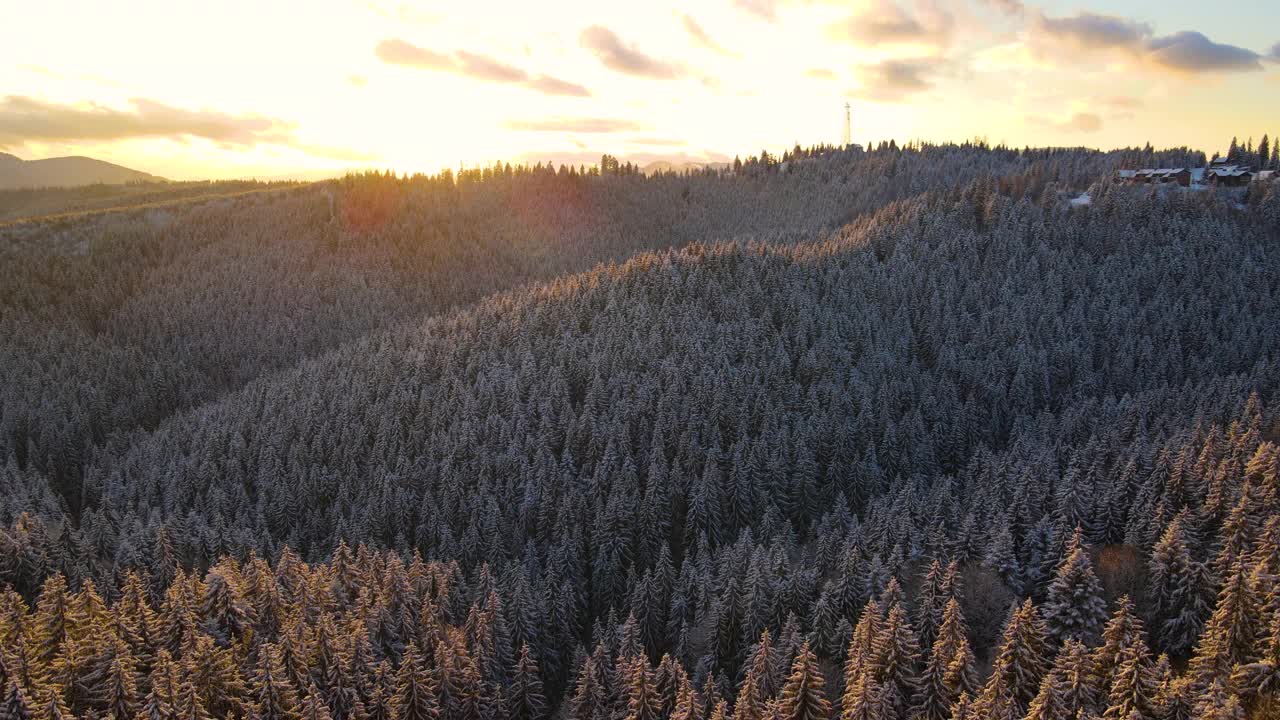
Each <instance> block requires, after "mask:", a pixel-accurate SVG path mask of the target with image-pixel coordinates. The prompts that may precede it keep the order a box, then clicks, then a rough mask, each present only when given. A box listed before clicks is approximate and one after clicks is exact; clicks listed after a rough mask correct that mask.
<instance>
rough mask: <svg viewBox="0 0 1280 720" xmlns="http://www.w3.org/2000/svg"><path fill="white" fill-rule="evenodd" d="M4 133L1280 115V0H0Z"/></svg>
mask: <svg viewBox="0 0 1280 720" xmlns="http://www.w3.org/2000/svg"><path fill="white" fill-rule="evenodd" d="M0 17H4V18H6V23H5V25H6V27H5V28H4V30H3V31H2V32H0V37H3V41H2V42H0V151H3V152H8V153H11V154H14V155H17V156H19V157H21V158H24V159H36V158H43V157H56V156H62V155H89V156H92V157H96V158H100V159H103V160H107V161H110V162H115V163H119V164H122V165H125V166H128V167H131V168H134V169H138V170H143V171H146V172H150V173H153V174H157V175H161V176H164V177H167V178H170V179H201V178H229V177H249V176H257V177H275V176H288V175H299V174H303V173H316V172H322V171H330V170H338V169H342V168H387V169H394V170H396V171H400V172H435V171H438V170H440V169H444V168H458V167H475V166H478V165H487V164H492V163H493V162H495V161H525V162H530V163H532V162H536V161H541V160H553V161H556V162H573V163H584V164H591V163H594V162H597V161H598V160H599V158H600V156H601V154H603V153H610V154H613V155H616V156H620V157H622V158H624V159H631V160H634V161H636V162H640V163H644V162H648V161H651V160H654V159H669V160H673V161H685V162H716V161H724V160H728V159H732V158H733V157H734V156H735V155H742V156H745V155H748V154H758V153H759V152H760V151H761V150H769V151H770V152H780V151H781V150H783V149H786V148H789V147H791V146H793V145H795V144H801V145H812V144H816V143H830V144H836V143H839V142H840V141H841V138H842V134H843V127H844V109H843V108H844V104H845V103H846V102H848V103H849V104H850V105H851V107H852V136H853V140H854V141H855V142H860V143H864V144H865V143H868V142H880V141H882V140H888V139H895V140H897V141H898V142H900V143H901V142H906V141H912V140H927V141H947V140H955V141H962V140H967V139H974V138H983V139H986V140H988V141H989V142H992V143H1007V144H1010V145H1016V146H1022V145H1032V146H1047V145H1053V146H1088V147H1098V148H1104V149H1105V148H1114V147H1123V146H1131V145H1141V144H1144V143H1146V142H1151V143H1152V144H1153V145H1156V146H1157V147H1168V146H1182V145H1188V146H1191V147H1193V148H1197V149H1203V150H1206V151H1208V152H1210V153H1212V152H1214V151H1220V150H1225V145H1226V144H1227V143H1228V142H1229V141H1230V139H1231V137H1232V136H1236V135H1238V136H1240V138H1241V140H1242V141H1243V140H1244V139H1246V138H1248V137H1253V138H1255V140H1256V139H1257V138H1260V137H1261V136H1262V135H1263V134H1264V133H1271V134H1272V135H1273V136H1274V135H1275V134H1276V133H1280V2H1275V1H1274V0H1231V1H1230V2H1219V3H1209V2H1204V1H1203V0H1195V1H1191V0H1159V1H1157V0H1110V1H1108V2H1100V1H1092V0H1070V1H1069V0H1025V1H1023V0H706V1H702V0H699V1H696V2H695V1H692V0H685V1H683V2H680V1H675V2H667V1H666V0H645V1H644V2H600V0H540V1H539V2H496V1H493V0H466V2H458V1H457V0H415V1H411V2H410V1H405V2H401V1H399V0H342V1H340V0H311V2H308V3H299V2H281V1H278V0H251V1H242V0H221V1H220V2H217V3H211V2H208V1H207V0H202V1H201V2H188V1H187V0H114V1H113V2H110V3H104V2H100V1H99V0H84V1H75V2H73V1H70V0H42V1H41V2H31V0H0Z"/></svg>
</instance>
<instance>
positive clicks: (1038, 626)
mask: <svg viewBox="0 0 1280 720" xmlns="http://www.w3.org/2000/svg"><path fill="white" fill-rule="evenodd" d="M1048 669H1049V657H1048V641H1047V630H1046V629H1045V624H1044V621H1043V620H1042V619H1041V618H1040V613H1039V612H1038V611H1037V610H1036V608H1035V606H1034V605H1032V604H1031V601H1030V600H1026V601H1025V602H1023V603H1022V604H1021V605H1019V606H1015V607H1014V608H1013V610H1012V612H1011V613H1010V615H1009V620H1008V622H1006V623H1005V628H1004V633H1003V635H1002V636H1001V639H1000V646H999V648H998V649H997V650H996V656H995V659H994V661H993V662H992V667H991V677H990V678H988V679H987V684H986V685H985V686H984V687H983V688H982V693H981V694H980V695H978V697H977V698H975V699H974V701H973V705H972V708H971V710H970V712H971V713H975V714H977V716H978V717H983V718H988V717H989V718H1002V719H1003V718H1019V717H1021V716H1023V715H1025V714H1026V711H1027V707H1028V705H1029V704H1030V703H1031V701H1032V700H1033V699H1034V698H1035V696H1036V694H1037V693H1038V692H1039V689H1040V683H1041V681H1042V680H1043V679H1044V675H1045V673H1046V672H1047V671H1048Z"/></svg>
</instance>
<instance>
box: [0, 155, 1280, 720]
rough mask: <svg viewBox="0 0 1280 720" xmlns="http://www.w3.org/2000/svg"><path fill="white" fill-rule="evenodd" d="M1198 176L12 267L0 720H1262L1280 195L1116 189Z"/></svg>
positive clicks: (312, 197)
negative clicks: (1085, 194)
mask: <svg viewBox="0 0 1280 720" xmlns="http://www.w3.org/2000/svg"><path fill="white" fill-rule="evenodd" d="M1196 162H1199V163H1203V156H1198V157H1197V156H1194V155H1193V154H1191V153H1188V152H1186V151H1174V152H1170V153H1154V152H1151V151H1132V152H1117V153H1108V154H1103V153H1092V152H1085V151H1070V150H1058V151H1047V150H1046V151H1039V150H1028V151H1013V150H1008V149H1004V148H996V149H992V148H988V147H985V146H981V145H967V146H925V147H909V148H898V147H896V146H885V147H880V148H875V149H874V150H873V151H871V152H867V153H863V152H860V151H834V150H831V149H826V148H817V149H813V150H802V149H797V151H795V152H793V153H788V154H787V156H786V157H784V158H769V157H762V158H760V159H755V160H751V161H749V162H747V163H745V164H743V165H741V166H739V167H735V168H732V169H729V170H725V171H704V172H696V173H686V174H678V175H677V174H665V175H656V176H653V177H645V176H643V175H640V174H638V173H636V172H632V171H630V170H629V169H628V168H625V167H623V168H617V167H612V168H607V171H606V172H605V173H603V174H601V173H600V172H599V171H598V170H586V169H584V170H583V171H581V172H580V171H578V170H573V171H570V170H568V169H554V170H553V169H550V168H545V167H541V166H539V167H534V168H507V167H498V168H493V169H488V170H484V171H468V172H465V173H462V174H460V175H458V176H456V177H455V176H454V175H452V174H446V175H442V176H437V177H416V178H407V179H402V178H394V177H390V176H383V175H369V176H361V177H351V178H347V179H345V180H343V181H340V182H336V183H326V184H320V185H315V186H309V187H305V188H297V189H289V190H286V191H283V192H280V193H272V194H267V195H260V196H254V197H252V198H245V199H241V200H237V201H227V202H223V203H200V204H193V205H191V206H189V207H188V206H183V207H181V208H178V209H174V210H171V211H169V212H167V213H166V214H164V215H163V216H159V215H156V214H155V213H154V212H150V211H144V212H138V213H132V214H130V213H121V214H119V215H118V216H111V217H109V218H97V219H95V220H94V221H93V222H94V224H93V225H92V226H83V227H76V226H74V224H72V226H70V227H68V226H66V225H63V224H58V225H50V226H49V227H44V226H40V227H36V228H34V229H32V228H25V229H24V231H23V234H22V235H21V237H20V238H18V237H10V238H8V239H7V242H5V243H4V245H3V246H0V273H3V277H0V454H2V459H3V461H4V464H3V468H2V469H0V584H3V586H4V587H6V588H7V589H6V590H4V591H3V594H0V686H3V688H4V697H3V698H0V718H8V717H42V718H43V717H69V716H72V715H74V716H77V717H88V716H94V717H107V716H112V717H117V718H123V717H126V716H128V717H139V716H146V717H148V718H161V717H165V718H168V717H184V718H185V717H219V718H222V717H262V718H291V719H296V718H300V717H306V718H331V719H333V720H346V719H348V718H353V719H358V720H363V719H364V718H397V719H403V720H408V719H410V718H414V719H416V718H449V719H454V718H457V719H458V720H463V719H465V720H481V719H487V718H515V719H517V720H544V719H546V718H552V717H555V718H560V717H564V718H572V719H573V720H622V719H624V718H625V719H626V720H632V719H633V718H634V719H635V720H652V719H658V718H679V720H730V719H731V720H764V719H765V718H770V719H773V718H780V719H786V720H799V719H802V718H803V719H804V720H810V719H812V720H827V719H828V718H835V717H840V718H842V720H987V719H988V718H999V719H1001V720H1004V719H1009V720H1022V719H1023V718H1026V719H1028V720H1083V719H1085V718H1104V719H1107V720H1112V719H1114V720H1148V719H1150V720H1156V719H1165V718H1168V719H1169V720H1175V719H1176V720H1182V719H1184V718H1186V719H1188V720H1189V719H1191V718H1197V719H1200V718H1275V717H1277V715H1278V714H1280V695H1278V693H1280V591H1278V590H1277V576H1278V575H1280V447H1278V446H1277V443H1280V411H1278V410H1277V402H1278V400H1277V396H1276V391H1277V388H1278V387H1280V323H1277V322H1276V318H1278V317H1280V281H1278V279H1277V275H1276V272H1277V268H1280V189H1278V188H1277V186H1276V184H1275V183H1271V184H1270V185H1262V184H1259V185H1257V186H1256V187H1255V188H1251V189H1250V190H1249V191H1248V192H1247V194H1246V195H1244V196H1243V197H1237V196H1236V195H1219V194H1217V193H1213V192H1204V193H1184V192H1181V191H1178V190H1176V189H1175V190H1170V189H1167V188H1155V189H1138V188H1127V187H1113V186H1111V185H1110V184H1109V183H1108V182H1107V181H1106V180H1105V178H1109V177H1111V175H1112V174H1113V171H1114V169H1116V168H1117V167H1134V166H1139V165H1176V164H1181V165H1189V164H1194V163H1196ZM1085 190H1089V191H1090V193H1091V197H1090V202H1089V204H1084V205H1081V204H1078V203H1072V202H1069V201H1068V200H1069V199H1070V198H1073V197H1076V196H1077V195H1079V194H1080V193H1081V192H1082V191H1085ZM68 238H71V240H69V239H68Z"/></svg>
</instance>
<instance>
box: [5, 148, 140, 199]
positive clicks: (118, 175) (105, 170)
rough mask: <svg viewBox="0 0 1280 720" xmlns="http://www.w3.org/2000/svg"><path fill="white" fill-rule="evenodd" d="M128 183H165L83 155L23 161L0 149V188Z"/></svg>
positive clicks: (121, 166)
mask: <svg viewBox="0 0 1280 720" xmlns="http://www.w3.org/2000/svg"><path fill="white" fill-rule="evenodd" d="M129 182H165V179H164V178H162V177H160V176H158V175H152V174H151V173H145V172H142V171H141V170H134V169H132V168H127V167H124V166H123V165H116V164H115V163H109V162H107V161H105V160H98V159H96V158H91V157H86V156H84V155H68V156H64V157H53V158H43V159H40V160H23V159H22V158H20V157H18V156H17V155H13V154H11V153H4V152H0V190H16V189H22V188H41V187H78V186H83V185H98V184H103V185H121V184H124V183H129Z"/></svg>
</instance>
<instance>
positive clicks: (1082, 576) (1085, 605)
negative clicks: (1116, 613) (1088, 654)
mask: <svg viewBox="0 0 1280 720" xmlns="http://www.w3.org/2000/svg"><path fill="white" fill-rule="evenodd" d="M1040 610H1041V614H1042V615H1043V616H1044V619H1045V625H1046V627H1047V628H1048V630H1049V636H1050V637H1051V638H1053V639H1054V640H1055V641H1057V642H1059V643H1061V642H1064V641H1066V640H1069V639H1070V640H1079V641H1081V642H1083V643H1085V644H1093V643H1095V642H1096V641H1097V640H1098V639H1099V637H1100V635H1099V634H1100V633H1101V631H1102V625H1103V623H1105V622H1106V620H1107V610H1106V604H1105V603H1104V602H1103V600H1102V583H1101V582H1099V581H1098V577H1097V575H1095V574H1094V572H1093V563H1092V562H1091V561H1090V560H1089V553H1088V549H1087V548H1086V547H1085V545H1084V539H1083V535H1082V533H1081V530H1080V528H1079V527H1077V528H1076V531H1075V534H1074V535H1072V537H1071V541H1070V542H1069V543H1068V544H1067V551H1066V555H1065V556H1064V557H1063V559H1062V562H1061V563H1059V564H1058V569H1057V571H1056V572H1055V573H1054V577H1053V580H1052V581H1051V582H1050V583H1049V589H1048V592H1047V593H1046V596H1045V601H1044V604H1043V605H1042V606H1041V609H1040Z"/></svg>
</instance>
